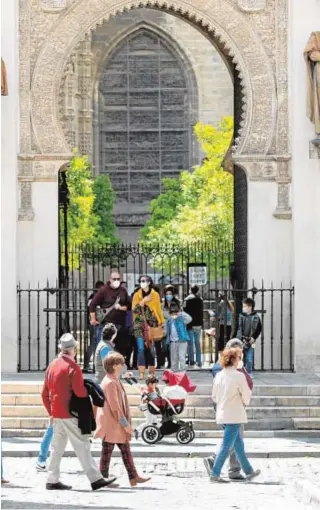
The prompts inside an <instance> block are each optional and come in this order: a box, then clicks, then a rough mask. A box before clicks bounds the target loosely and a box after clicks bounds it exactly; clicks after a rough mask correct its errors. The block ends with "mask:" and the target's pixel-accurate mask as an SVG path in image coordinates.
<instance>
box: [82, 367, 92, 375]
mask: <svg viewBox="0 0 320 510" xmlns="http://www.w3.org/2000/svg"><path fill="white" fill-rule="evenodd" d="M90 372H91V370H90V368H89V367H83V369H82V373H83V374H90Z"/></svg>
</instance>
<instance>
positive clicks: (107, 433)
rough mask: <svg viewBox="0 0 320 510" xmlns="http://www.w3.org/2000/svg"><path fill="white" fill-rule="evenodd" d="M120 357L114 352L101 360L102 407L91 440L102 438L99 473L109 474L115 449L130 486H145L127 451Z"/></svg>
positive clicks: (128, 436)
mask: <svg viewBox="0 0 320 510" xmlns="http://www.w3.org/2000/svg"><path fill="white" fill-rule="evenodd" d="M124 363H125V361H124V358H123V356H121V354H119V353H117V352H110V353H109V354H108V355H107V356H106V357H105V359H104V361H103V364H104V369H105V371H106V376H105V377H104V379H103V381H102V383H101V388H102V390H103V393H104V395H105V403H104V407H103V408H100V407H99V408H98V411H97V416H96V422H97V429H96V432H95V437H99V438H100V439H102V452H101V457H100V471H101V473H109V466H110V461H111V456H112V452H113V450H114V447H115V445H117V446H118V448H119V450H120V452H121V456H122V460H123V463H124V466H125V468H126V470H127V472H128V476H129V481H130V485H131V487H135V486H136V485H137V484H139V483H145V482H147V481H148V480H150V478H142V477H141V476H139V475H138V473H137V471H136V468H135V465H134V462H133V458H132V453H131V449H130V441H131V436H132V434H133V429H132V427H131V416H130V409H129V403H128V399H127V395H126V392H125V389H124V387H123V386H122V384H121V382H120V374H121V372H122V370H123V366H124Z"/></svg>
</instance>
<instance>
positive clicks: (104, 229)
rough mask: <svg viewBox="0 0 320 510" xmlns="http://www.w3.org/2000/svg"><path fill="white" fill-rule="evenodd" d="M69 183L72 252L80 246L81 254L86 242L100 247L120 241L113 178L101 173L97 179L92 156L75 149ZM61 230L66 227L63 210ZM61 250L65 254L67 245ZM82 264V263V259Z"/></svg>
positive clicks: (69, 237)
mask: <svg viewBox="0 0 320 510" xmlns="http://www.w3.org/2000/svg"><path fill="white" fill-rule="evenodd" d="M66 182H67V187H68V200H69V203H68V214H67V228H68V236H67V238H68V248H69V253H71V252H72V250H73V249H74V248H77V253H79V254H80V251H79V247H80V246H83V245H85V244H91V245H93V246H95V247H96V248H97V249H100V248H102V247H103V246H105V245H106V244H108V243H116V242H118V239H117V238H116V236H115V231H116V227H115V223H114V219H113V216H112V211H113V206H114V191H113V188H112V184H111V182H110V179H109V177H108V176H106V175H101V176H98V177H97V178H96V179H94V178H93V176H92V165H91V163H90V162H89V161H88V157H87V156H86V155H84V156H81V155H79V154H78V152H77V150H76V149H74V156H73V158H72V159H71V161H70V163H69V166H68V170H67V172H66ZM60 229H61V230H63V229H64V224H63V214H62V212H61V213H60ZM62 242H63V240H62ZM61 252H62V254H63V253H64V247H62V250H61ZM62 264H64V260H63V261H62ZM79 264H80V265H81V263H80V262H79Z"/></svg>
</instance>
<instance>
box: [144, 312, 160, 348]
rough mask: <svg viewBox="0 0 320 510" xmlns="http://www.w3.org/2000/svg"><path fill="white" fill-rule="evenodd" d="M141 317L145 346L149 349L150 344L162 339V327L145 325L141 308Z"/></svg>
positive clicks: (145, 320) (145, 321)
mask: <svg viewBox="0 0 320 510" xmlns="http://www.w3.org/2000/svg"><path fill="white" fill-rule="evenodd" d="M142 316H143V320H144V335H145V343H146V346H147V347H149V346H150V343H152V342H160V341H161V340H162V339H163V337H164V329H163V326H155V327H153V326H149V324H148V323H147V319H146V316H145V314H144V309H143V308H142Z"/></svg>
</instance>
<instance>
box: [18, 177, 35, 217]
mask: <svg viewBox="0 0 320 510" xmlns="http://www.w3.org/2000/svg"><path fill="white" fill-rule="evenodd" d="M33 219H34V212H33V208H32V182H30V181H28V180H25V181H24V182H20V206H19V212H18V220H19V221H33Z"/></svg>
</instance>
